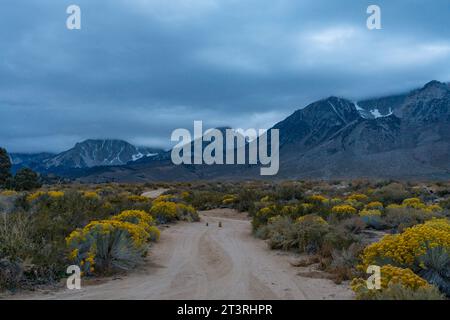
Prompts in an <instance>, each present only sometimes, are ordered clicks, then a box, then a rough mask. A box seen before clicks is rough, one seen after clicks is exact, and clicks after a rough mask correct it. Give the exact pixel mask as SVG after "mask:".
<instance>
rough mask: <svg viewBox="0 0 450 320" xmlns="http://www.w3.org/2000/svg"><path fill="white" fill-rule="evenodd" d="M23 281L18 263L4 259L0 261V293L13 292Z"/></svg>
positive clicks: (21, 270)
mask: <svg viewBox="0 0 450 320" xmlns="http://www.w3.org/2000/svg"><path fill="white" fill-rule="evenodd" d="M22 280H23V269H22V268H21V265H20V263H18V262H15V261H10V260H8V259H6V258H3V259H0V292H1V291H2V290H3V289H8V290H14V289H16V288H17V287H18V286H19V284H20V282H21V281H22Z"/></svg>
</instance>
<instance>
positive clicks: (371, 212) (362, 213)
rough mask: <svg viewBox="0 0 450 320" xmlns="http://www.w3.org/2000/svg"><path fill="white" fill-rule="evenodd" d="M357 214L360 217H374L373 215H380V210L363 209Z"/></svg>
mask: <svg viewBox="0 0 450 320" xmlns="http://www.w3.org/2000/svg"><path fill="white" fill-rule="evenodd" d="M359 215H360V216H361V217H374V216H376V217H381V211H380V210H375V209H373V210H368V209H364V210H361V211H360V212H359Z"/></svg>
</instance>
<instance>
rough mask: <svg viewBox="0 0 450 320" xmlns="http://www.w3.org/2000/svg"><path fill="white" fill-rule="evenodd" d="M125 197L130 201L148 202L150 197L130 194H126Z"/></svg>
mask: <svg viewBox="0 0 450 320" xmlns="http://www.w3.org/2000/svg"><path fill="white" fill-rule="evenodd" d="M127 199H128V200H129V201H132V202H149V201H150V199H149V198H147V197H144V196H138V195H131V196H128V197H127Z"/></svg>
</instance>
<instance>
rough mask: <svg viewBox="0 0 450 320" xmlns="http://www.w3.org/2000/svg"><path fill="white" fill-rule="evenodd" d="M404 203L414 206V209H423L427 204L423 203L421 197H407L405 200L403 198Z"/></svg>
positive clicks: (407, 205) (404, 204)
mask: <svg viewBox="0 0 450 320" xmlns="http://www.w3.org/2000/svg"><path fill="white" fill-rule="evenodd" d="M402 205H403V206H404V207H408V208H414V209H422V208H424V207H425V205H424V204H423V203H422V201H421V200H420V199H419V198H408V199H405V200H403V202H402Z"/></svg>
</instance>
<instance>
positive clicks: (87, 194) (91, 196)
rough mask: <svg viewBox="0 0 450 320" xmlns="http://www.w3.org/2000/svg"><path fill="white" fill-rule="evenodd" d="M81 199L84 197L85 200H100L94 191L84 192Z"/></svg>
mask: <svg viewBox="0 0 450 320" xmlns="http://www.w3.org/2000/svg"><path fill="white" fill-rule="evenodd" d="M83 197H85V198H87V199H100V196H99V195H98V193H97V192H95V191H84V192H83Z"/></svg>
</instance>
